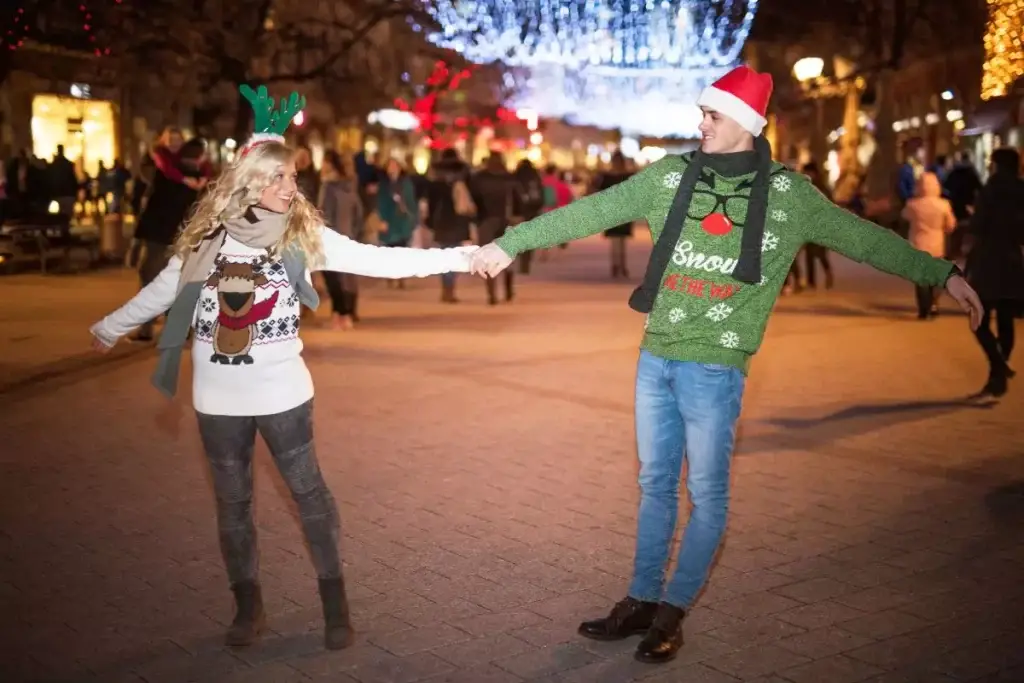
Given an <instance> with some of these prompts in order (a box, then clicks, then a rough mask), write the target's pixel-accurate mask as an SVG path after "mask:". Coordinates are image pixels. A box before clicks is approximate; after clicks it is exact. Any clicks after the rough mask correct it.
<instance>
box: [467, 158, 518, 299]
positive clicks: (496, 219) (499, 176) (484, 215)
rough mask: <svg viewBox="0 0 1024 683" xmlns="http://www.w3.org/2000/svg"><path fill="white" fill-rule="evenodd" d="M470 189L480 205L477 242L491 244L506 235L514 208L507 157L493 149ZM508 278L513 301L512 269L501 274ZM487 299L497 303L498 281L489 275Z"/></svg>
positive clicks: (507, 290) (507, 293) (507, 292)
mask: <svg viewBox="0 0 1024 683" xmlns="http://www.w3.org/2000/svg"><path fill="white" fill-rule="evenodd" d="M470 191H471V192H472V193H473V201H474V202H475V203H476V208H477V221H476V227H477V242H478V243H479V244H480V246H483V245H485V244H490V243H491V242H493V241H494V240H496V239H498V238H499V237H501V236H502V235H504V234H505V230H506V229H507V228H508V224H509V221H510V220H511V218H512V214H513V211H514V201H515V193H516V183H515V180H514V179H513V178H512V174H511V173H509V172H508V167H507V166H506V165H505V158H504V157H503V156H502V155H501V154H499V153H498V152H492V153H491V156H490V157H488V158H487V165H486V166H485V167H484V168H483V169H482V170H481V171H478V172H477V173H476V174H474V175H473V177H472V178H471V179H470ZM502 277H503V278H504V281H505V301H512V298H513V296H514V294H513V291H512V283H513V278H514V277H515V276H514V275H513V273H512V268H506V269H505V272H504V273H502ZM486 283H487V300H488V303H490V305H492V306H495V305H497V303H498V282H497V280H495V279H494V278H491V277H489V278H487V279H486Z"/></svg>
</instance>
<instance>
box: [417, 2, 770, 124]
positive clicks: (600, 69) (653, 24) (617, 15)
mask: <svg viewBox="0 0 1024 683" xmlns="http://www.w3.org/2000/svg"><path fill="white" fill-rule="evenodd" d="M429 5H430V6H431V8H432V12H433V14H434V18H435V19H436V20H437V22H438V23H439V24H440V26H441V29H440V31H439V32H438V33H436V34H435V35H433V36H431V40H432V42H434V43H435V44H437V45H440V46H443V47H447V48H451V49H454V50H456V51H458V52H460V53H462V54H463V55H464V56H466V57H467V58H468V59H470V60H472V61H475V62H478V63H487V62H492V61H501V62H504V63H505V64H507V65H508V66H510V67H514V68H513V69H512V71H511V72H510V73H511V74H512V76H511V77H512V78H514V79H515V83H514V87H515V89H516V91H517V92H518V95H517V96H516V100H515V101H514V102H512V103H511V104H512V105H513V106H514V107H516V108H517V109H532V110H534V111H537V112H539V113H540V114H541V115H542V116H547V117H552V118H564V119H566V120H567V121H569V122H571V123H575V124H581V125H593V126H598V127H600V128H605V129H615V128H617V129H619V130H621V131H622V132H623V134H628V135H652V136H663V137H684V138H693V137H698V136H699V133H698V131H697V125H698V124H699V123H700V112H699V110H698V109H697V107H696V104H695V103H696V101H697V96H698V95H699V94H700V91H701V90H702V89H703V88H704V87H705V86H706V85H708V84H709V83H712V82H714V81H715V80H716V79H717V78H719V77H720V76H721V75H722V74H724V73H725V72H726V71H728V70H729V69H730V68H732V67H733V66H735V65H736V64H737V63H738V62H739V55H740V50H741V49H742V48H743V44H744V42H745V41H746V39H747V35H748V34H749V32H750V26H751V23H752V22H753V20H754V15H755V14H756V12H757V5H758V0H434V1H433V2H431V3H429Z"/></svg>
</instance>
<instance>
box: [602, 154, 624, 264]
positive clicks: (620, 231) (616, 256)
mask: <svg viewBox="0 0 1024 683" xmlns="http://www.w3.org/2000/svg"><path fill="white" fill-rule="evenodd" d="M630 175H632V174H631V173H630V172H629V169H628V168H626V157H625V156H623V154H622V152H620V151H617V150H616V152H615V153H614V154H612V167H611V169H610V170H609V171H608V172H607V173H604V174H602V175H601V178H600V180H598V182H597V188H596V189H597V191H598V192H602V191H604V190H607V189H608V188H610V187H614V186H615V185H618V184H619V183H621V182H623V181H624V180H628V179H629V176H630ZM604 236H605V237H607V238H608V239H609V240H610V244H611V247H612V277H613V278H616V277H619V276H622V277H629V266H628V265H627V264H626V240H628V239H629V238H630V237H632V236H633V224H632V223H623V224H622V225H616V226H615V227H614V228H609V229H608V230H605V231H604Z"/></svg>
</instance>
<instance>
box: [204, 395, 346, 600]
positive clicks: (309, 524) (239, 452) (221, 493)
mask: <svg viewBox="0 0 1024 683" xmlns="http://www.w3.org/2000/svg"><path fill="white" fill-rule="evenodd" d="M196 415H197V417H198V418H199V434H200V436H201V437H202V440H203V447H204V448H205V450H206V458H207V460H209V462H210V470H211V472H212V474H213V489H214V493H215V494H216V496H217V527H218V531H219V534H220V548H221V554H222V555H223V556H224V564H225V565H226V566H227V572H228V578H229V579H230V580H231V583H232V584H236V583H238V582H239V581H255V580H256V579H257V574H258V571H259V559H258V550H257V544H256V525H255V523H254V522H253V514H252V495H253V494H252V488H253V487H252V456H253V448H254V446H255V445H256V432H257V431H258V432H259V433H260V435H261V436H262V437H263V440H264V441H265V442H266V443H267V447H268V448H269V449H270V454H271V456H272V457H273V459H274V464H275V465H277V469H278V471H279V472H280V473H281V477H282V478H283V479H284V481H285V484H287V485H288V489H289V490H290V491H291V493H292V498H293V499H294V500H295V503H296V504H297V505H298V508H299V518H300V519H301V520H302V530H303V532H304V533H305V536H306V542H307V543H308V544H309V548H310V553H311V554H312V557H313V567H314V568H315V569H316V573H317V576H318V578H321V579H335V578H339V577H340V576H341V560H340V558H339V555H338V530H339V523H338V510H337V508H336V507H335V504H334V498H333V497H332V496H331V492H330V491H329V490H328V489H327V484H326V483H325V482H324V478H323V475H322V474H321V473H320V466H319V464H318V463H317V459H316V453H315V452H314V450H313V402H312V401H308V402H306V403H304V404H302V405H301V406H298V407H297V408H292V409H291V410H288V411H285V412H283V413H277V414H276V415H260V416H258V417H234V416H225V415H206V414H203V413H198V412H197V413H196Z"/></svg>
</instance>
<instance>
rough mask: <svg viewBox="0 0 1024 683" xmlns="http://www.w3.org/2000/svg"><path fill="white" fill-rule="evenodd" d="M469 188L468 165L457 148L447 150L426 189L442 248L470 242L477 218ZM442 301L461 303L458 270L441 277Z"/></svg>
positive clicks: (429, 216) (429, 212) (429, 222)
mask: <svg viewBox="0 0 1024 683" xmlns="http://www.w3.org/2000/svg"><path fill="white" fill-rule="evenodd" d="M476 211H477V208H476V206H474V202H473V199H472V192H470V189H469V166H467V165H466V163H465V162H464V161H462V160H461V159H459V155H458V153H457V152H456V151H455V150H454V149H446V150H444V152H442V153H441V158H440V159H439V160H438V161H437V162H436V163H435V164H434V165H433V167H432V168H431V170H430V185H429V186H428V188H427V220H426V223H427V227H428V228H430V230H431V231H432V232H433V233H434V242H435V243H436V244H437V246H439V247H457V246H459V245H461V244H464V243H465V242H467V241H469V224H470V221H472V220H473V219H474V218H475V214H476ZM441 301H443V302H445V303H449V304H454V303H458V301H459V300H458V299H457V298H456V296H455V273H445V274H444V275H442V276H441Z"/></svg>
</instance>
